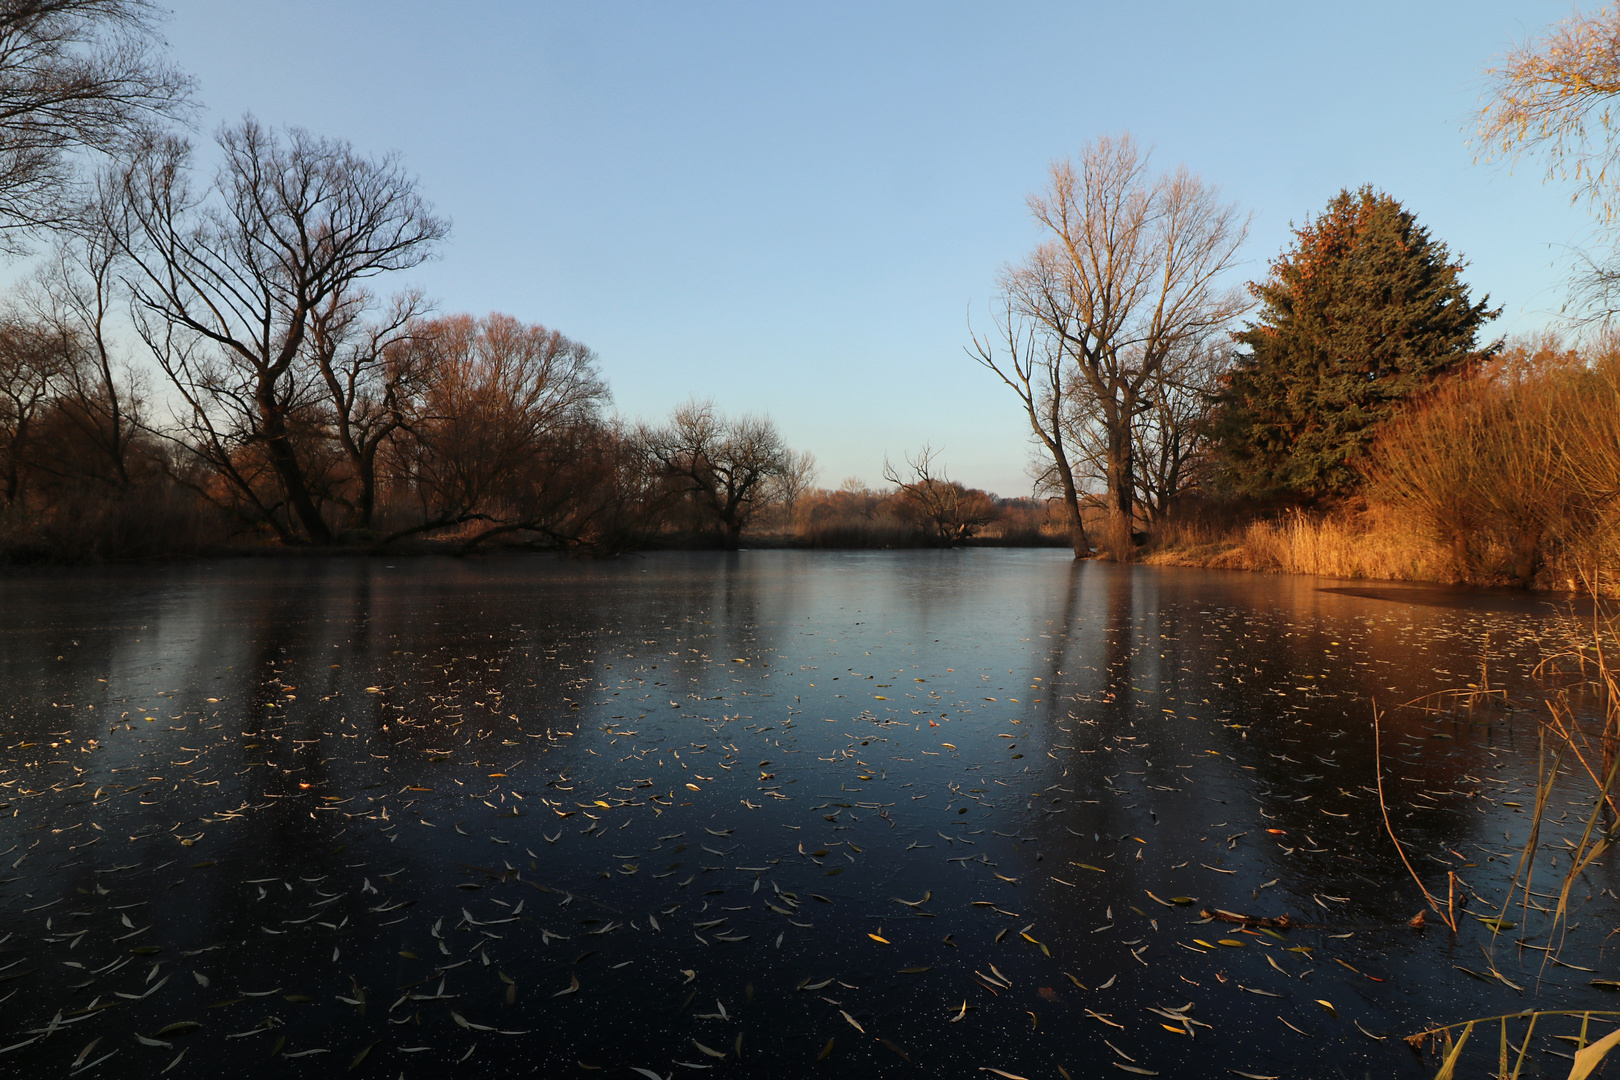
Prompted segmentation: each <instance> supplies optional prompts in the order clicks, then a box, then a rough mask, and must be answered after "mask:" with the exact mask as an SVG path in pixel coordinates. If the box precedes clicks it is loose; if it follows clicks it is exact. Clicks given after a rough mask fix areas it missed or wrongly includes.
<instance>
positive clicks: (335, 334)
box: [309, 290, 438, 533]
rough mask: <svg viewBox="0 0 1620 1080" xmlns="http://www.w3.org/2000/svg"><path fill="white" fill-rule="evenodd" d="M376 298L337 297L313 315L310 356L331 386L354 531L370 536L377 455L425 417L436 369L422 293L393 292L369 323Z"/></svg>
mask: <svg viewBox="0 0 1620 1080" xmlns="http://www.w3.org/2000/svg"><path fill="white" fill-rule="evenodd" d="M370 306H371V296H370V294H369V293H366V292H364V291H362V290H354V291H351V292H350V293H348V294H346V295H344V294H333V295H332V296H331V297H330V298H329V299H328V300H327V302H326V304H324V305H323V306H322V307H321V308H320V310H318V311H316V312H315V313H314V314H312V315H311V316H310V320H309V354H310V359H311V360H312V361H313V363H314V366H315V369H316V371H317V373H318V375H319V379H320V382H321V385H322V387H323V388H324V389H325V391H326V400H325V402H324V403H323V404H324V405H325V409H326V412H327V415H328V416H329V418H330V422H331V430H332V438H333V439H334V440H335V441H336V442H337V444H338V447H339V449H341V450H342V452H343V457H344V459H345V461H346V462H347V463H348V472H349V476H348V481H349V483H348V484H347V485H345V486H346V487H348V488H350V489H352V490H351V491H350V493H349V494H348V495H346V496H343V497H342V498H343V501H344V502H346V503H347V504H348V506H349V528H350V529H352V530H358V531H359V532H361V533H367V532H369V531H370V530H371V527H372V522H373V517H374V516H375V514H376V509H377V488H378V456H379V454H380V453H381V452H382V450H383V448H384V447H385V446H387V444H388V442H389V440H391V439H392V438H393V437H394V435H395V433H396V432H398V431H400V430H401V429H407V428H410V427H411V426H412V425H413V424H417V423H420V422H421V421H422V419H423V413H422V408H423V406H424V404H425V399H426V398H427V396H428V395H429V394H430V393H431V388H432V386H433V383H434V377H435V375H436V374H437V372H438V353H437V351H436V350H435V349H434V348H433V347H432V345H431V343H423V345H424V347H417V344H418V343H417V342H416V340H415V339H416V338H417V337H419V336H421V335H423V334H428V335H431V333H432V331H431V329H429V328H427V327H424V326H423V325H422V323H421V316H422V315H423V313H424V312H425V310H426V307H427V304H426V301H425V300H424V299H423V298H422V295H421V294H420V293H418V292H405V293H401V294H400V295H398V296H396V297H394V300H393V302H392V304H391V305H390V307H389V309H388V311H386V312H385V313H384V314H383V316H382V317H381V318H380V319H377V320H374V321H369V322H368V321H366V319H365V315H366V311H367V309H368V308H369V307H370Z"/></svg>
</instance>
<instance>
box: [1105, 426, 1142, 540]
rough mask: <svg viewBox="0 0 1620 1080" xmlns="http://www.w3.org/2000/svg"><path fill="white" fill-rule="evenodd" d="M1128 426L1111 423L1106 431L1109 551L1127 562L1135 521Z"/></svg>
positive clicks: (1134, 496) (1134, 493)
mask: <svg viewBox="0 0 1620 1080" xmlns="http://www.w3.org/2000/svg"><path fill="white" fill-rule="evenodd" d="M1131 451H1132V446H1131V432H1130V428H1129V426H1128V425H1125V424H1111V425H1109V432H1108V538H1107V541H1106V543H1107V546H1108V554H1109V555H1110V557H1112V558H1113V559H1114V560H1115V561H1117V562H1129V561H1130V559H1131V557H1132V556H1133V555H1134V554H1135V549H1136V545H1135V542H1134V540H1133V539H1132V536H1131V531H1132V526H1133V524H1134V521H1135V514H1134V511H1135V508H1136V476H1135V472H1134V468H1133V467H1134V465H1135V462H1134V461H1133V460H1132V453H1131Z"/></svg>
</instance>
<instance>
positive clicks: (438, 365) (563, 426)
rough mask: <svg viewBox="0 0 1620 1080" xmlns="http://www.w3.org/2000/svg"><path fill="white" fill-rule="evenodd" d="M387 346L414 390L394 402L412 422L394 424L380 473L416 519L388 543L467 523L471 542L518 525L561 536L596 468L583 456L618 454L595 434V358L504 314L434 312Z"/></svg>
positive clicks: (601, 400) (599, 398) (600, 388)
mask: <svg viewBox="0 0 1620 1080" xmlns="http://www.w3.org/2000/svg"><path fill="white" fill-rule="evenodd" d="M393 351H394V352H395V353H396V355H394V356H392V357H390V358H389V363H390V364H392V365H394V367H395V369H396V370H406V369H411V370H414V371H415V374H413V375H412V376H411V377H410V382H411V383H414V384H416V385H418V386H419V387H420V389H419V391H418V393H419V400H417V401H414V402H404V401H401V402H399V403H397V404H396V405H395V406H394V408H395V409H397V410H398V411H400V412H401V413H406V412H408V413H411V414H414V416H415V417H416V419H415V420H413V421H412V422H411V423H410V424H409V425H406V424H403V423H400V424H395V425H394V426H395V431H394V432H393V433H392V445H393V447H394V449H393V450H392V454H393V457H394V462H393V466H392V469H393V473H394V475H395V476H396V477H397V478H398V479H399V481H400V482H401V483H403V484H405V485H406V486H407V487H408V488H409V489H410V490H411V491H412V492H413V493H414V494H415V495H416V497H417V498H418V499H419V500H420V504H421V507H422V518H421V521H420V522H419V523H418V524H416V525H414V526H412V527H410V528H409V529H406V530H404V531H402V532H400V533H396V534H395V536H394V537H391V539H398V538H399V537H401V536H404V535H409V534H410V533H419V532H426V531H430V530H435V529H445V528H449V527H452V526H457V525H464V524H469V523H472V522H478V523H481V524H482V526H483V530H482V532H481V533H480V534H479V535H476V536H475V537H474V539H473V540H472V541H471V542H473V543H478V542H482V541H483V540H484V539H487V538H491V537H493V536H496V535H501V534H505V533H513V532H520V531H530V532H542V533H548V534H550V535H551V536H552V537H553V538H554V539H562V538H565V535H566V530H565V529H564V528H563V525H562V524H561V523H562V522H563V521H565V520H566V519H568V518H569V517H570V515H572V514H574V513H575V511H576V510H577V509H578V506H579V500H580V498H581V497H582V492H583V491H584V489H585V488H588V487H589V482H588V481H587V480H586V479H585V478H586V477H587V476H588V475H596V473H595V472H593V471H592V470H594V469H595V468H596V466H597V464H598V463H597V462H596V461H594V460H593V456H595V455H598V454H601V453H609V454H611V455H618V453H619V451H618V448H617V447H616V446H614V447H608V448H607V449H606V450H604V449H603V447H604V446H605V443H603V442H602V440H600V439H599V438H598V434H599V433H600V430H601V429H602V428H603V425H602V424H601V422H600V412H601V408H602V406H603V405H604V404H605V403H606V401H607V386H606V384H604V383H603V382H602V380H601V378H600V376H599V375H598V374H597V370H596V354H595V353H593V352H592V351H591V350H590V349H588V348H587V347H585V346H584V345H582V344H580V343H579V342H577V341H571V340H569V339H568V338H566V337H564V336H563V335H562V334H560V333H558V332H557V331H555V330H548V329H547V328H546V327H544V326H539V325H524V324H523V323H520V322H518V321H517V320H516V319H514V318H512V317H511V316H509V315H489V316H487V317H485V318H483V319H474V318H473V317H471V316H468V315H456V316H450V317H447V318H442V319H436V320H434V321H432V322H429V323H426V324H424V325H421V326H417V327H415V328H414V329H413V331H412V333H411V335H410V337H409V339H408V340H404V341H401V342H400V343H398V344H397V345H396V346H394V347H393ZM413 353H426V354H427V356H426V358H425V359H421V358H413V357H412V356H411V355H410V354H413ZM395 385H396V389H398V390H400V391H403V390H404V389H405V387H406V385H407V384H406V382H405V380H403V379H401V380H400V381H399V382H397V383H396V384H395ZM388 422H389V423H392V421H388ZM593 447H595V449H593ZM619 467H620V463H618V462H616V461H615V462H613V463H611V467H610V468H609V471H610V472H611V471H613V470H617V469H618V468H619ZM610 479H613V480H614V483H620V482H621V481H622V479H623V478H622V477H617V474H616V473H615V476H614V477H613V478H610Z"/></svg>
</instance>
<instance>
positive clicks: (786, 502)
mask: <svg viewBox="0 0 1620 1080" xmlns="http://www.w3.org/2000/svg"><path fill="white" fill-rule="evenodd" d="M818 471H819V470H818V468H817V466H816V456H815V455H814V454H812V453H811V452H810V451H808V450H797V451H792V450H790V451H789V452H788V455H787V464H786V466H785V467H784V468H783V470H782V471H781V473H779V474H778V475H777V476H775V477H774V478H773V479H772V480H771V484H770V491H769V492H768V493H767V496H766V501H767V502H769V503H770V505H771V506H773V507H775V508H776V510H777V512H778V513H779V514H780V515H781V520H782V523H783V524H784V525H786V526H787V527H788V528H792V527H793V519H794V516H795V515H796V514H797V513H798V507H799V501H800V500H801V499H803V498H804V497H805V495H807V494H809V492H810V490H811V488H812V487H813V486H814V485H815V482H816V473H817V472H818Z"/></svg>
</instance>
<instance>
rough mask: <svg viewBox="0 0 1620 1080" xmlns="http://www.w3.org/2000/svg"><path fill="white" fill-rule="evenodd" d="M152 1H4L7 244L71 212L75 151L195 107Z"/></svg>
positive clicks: (119, 142)
mask: <svg viewBox="0 0 1620 1080" xmlns="http://www.w3.org/2000/svg"><path fill="white" fill-rule="evenodd" d="M161 10H162V9H160V8H159V7H157V5H155V4H153V3H150V2H148V0H0V249H3V250H6V251H8V252H12V253H15V252H17V251H18V250H20V248H21V246H22V243H23V239H24V237H25V235H26V234H27V233H28V232H29V231H32V230H36V229H39V228H42V227H44V228H55V227H57V226H59V225H61V224H63V223H64V221H65V220H66V219H67V218H68V217H70V216H71V205H72V201H73V196H74V184H73V178H74V174H75V171H76V170H75V166H76V164H77V160H76V159H77V156H78V155H79V153H80V152H83V151H93V152H102V153H114V152H117V151H118V150H120V149H121V148H122V147H124V146H126V145H127V144H128V143H129V142H130V140H131V139H132V138H134V137H136V136H137V134H138V133H139V132H140V131H142V130H143V129H144V128H146V127H147V126H149V125H152V124H154V123H160V122H163V121H168V120H176V119H182V118H184V117H186V116H188V115H189V114H190V112H191V110H192V104H191V92H192V81H191V79H190V78H189V77H188V76H185V75H183V74H181V73H180V72H179V71H178V70H176V69H175V68H174V67H173V66H172V65H170V64H169V63H168V62H167V61H166V60H164V59H163V57H162V51H161V49H162V42H161V39H160V38H159V36H158V33H157V23H158V19H159V16H160V14H161Z"/></svg>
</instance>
